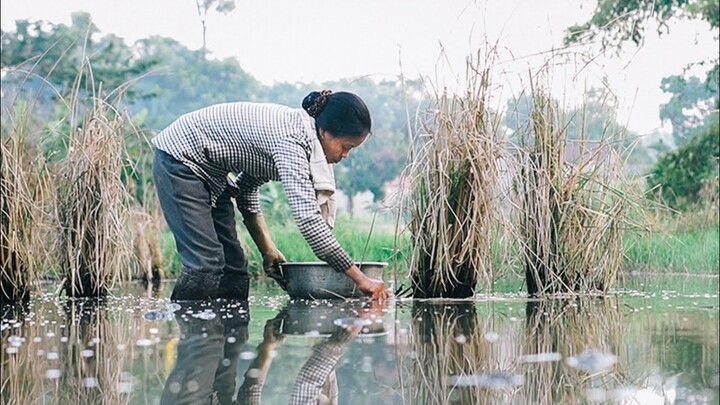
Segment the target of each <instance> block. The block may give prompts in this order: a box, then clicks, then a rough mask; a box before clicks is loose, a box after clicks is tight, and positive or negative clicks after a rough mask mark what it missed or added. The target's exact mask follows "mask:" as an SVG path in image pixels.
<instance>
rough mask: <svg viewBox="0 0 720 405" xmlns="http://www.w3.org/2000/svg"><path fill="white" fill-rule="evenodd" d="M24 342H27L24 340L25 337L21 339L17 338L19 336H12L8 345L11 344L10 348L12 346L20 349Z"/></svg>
mask: <svg viewBox="0 0 720 405" xmlns="http://www.w3.org/2000/svg"><path fill="white" fill-rule="evenodd" d="M24 342H25V338H24V337H20V336H17V335H12V336H10V337H8V343H9V344H10V346H12V347H20V346H22V344H23V343H24Z"/></svg>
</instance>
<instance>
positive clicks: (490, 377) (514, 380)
mask: <svg viewBox="0 0 720 405" xmlns="http://www.w3.org/2000/svg"><path fill="white" fill-rule="evenodd" d="M448 382H449V383H450V384H452V385H455V386H458V387H485V388H492V389H500V388H508V387H516V386H519V385H522V384H523V383H524V382H525V378H524V377H523V376H521V375H519V374H476V375H453V376H450V377H448Z"/></svg>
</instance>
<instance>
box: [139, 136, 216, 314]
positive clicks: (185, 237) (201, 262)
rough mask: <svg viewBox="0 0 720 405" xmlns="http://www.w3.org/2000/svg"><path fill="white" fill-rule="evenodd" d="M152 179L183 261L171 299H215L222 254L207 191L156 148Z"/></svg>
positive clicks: (200, 183)
mask: <svg viewBox="0 0 720 405" xmlns="http://www.w3.org/2000/svg"><path fill="white" fill-rule="evenodd" d="M153 178H154V179H155V187H156V188H157V193H158V198H159V200H160V206H161V207H162V210H163V214H164V216H165V221H166V222H167V224H168V227H169V228H170V230H171V231H172V233H173V235H174V236H175V244H176V245H177V250H178V253H179V254H180V259H181V260H182V263H183V270H182V273H181V274H180V277H179V278H178V281H177V283H176V284H175V288H174V289H173V294H172V296H171V299H173V300H200V299H206V298H215V297H216V296H217V289H218V284H219V282H220V277H221V276H222V273H223V268H224V267H225V256H224V252H223V245H222V244H221V243H220V241H219V239H218V235H217V231H216V229H215V224H214V219H213V207H212V206H211V204H210V192H209V191H208V189H207V187H206V186H205V183H204V182H203V181H202V180H201V179H200V178H199V177H197V176H196V175H195V173H193V172H192V170H190V168H188V167H187V166H185V165H184V164H183V163H182V162H179V161H178V160H176V159H175V158H173V157H172V156H170V155H169V154H167V153H165V152H163V151H161V150H156V151H155V159H154V161H153Z"/></svg>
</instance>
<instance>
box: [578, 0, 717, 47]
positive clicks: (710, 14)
mask: <svg viewBox="0 0 720 405" xmlns="http://www.w3.org/2000/svg"><path fill="white" fill-rule="evenodd" d="M719 6H720V2H719V1H718V0H598V3H597V7H596V8H595V12H594V13H593V15H592V17H590V20H589V21H587V22H585V23H584V24H579V25H574V26H572V27H570V28H568V29H567V30H566V35H565V42H566V43H574V42H579V41H581V40H583V39H590V40H591V39H594V38H596V37H600V38H601V41H602V45H603V47H605V48H617V49H620V48H621V47H622V45H623V43H625V42H627V41H628V40H630V41H632V42H633V43H635V45H640V44H641V42H642V40H643V37H644V36H645V29H646V27H647V25H648V24H650V22H651V21H654V22H656V23H657V32H658V34H660V35H662V34H665V33H668V32H669V27H668V21H670V20H671V19H672V18H690V19H698V18H699V19H702V20H704V21H707V22H708V24H710V27H712V28H718V23H720V11H719V10H718V7H719Z"/></svg>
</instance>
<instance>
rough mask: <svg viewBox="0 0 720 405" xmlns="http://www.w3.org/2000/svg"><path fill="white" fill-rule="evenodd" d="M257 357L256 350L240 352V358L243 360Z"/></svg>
mask: <svg viewBox="0 0 720 405" xmlns="http://www.w3.org/2000/svg"><path fill="white" fill-rule="evenodd" d="M255 357H257V355H256V354H255V353H254V352H250V351H247V352H242V353H240V359H242V360H252V359H254V358H255Z"/></svg>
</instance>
